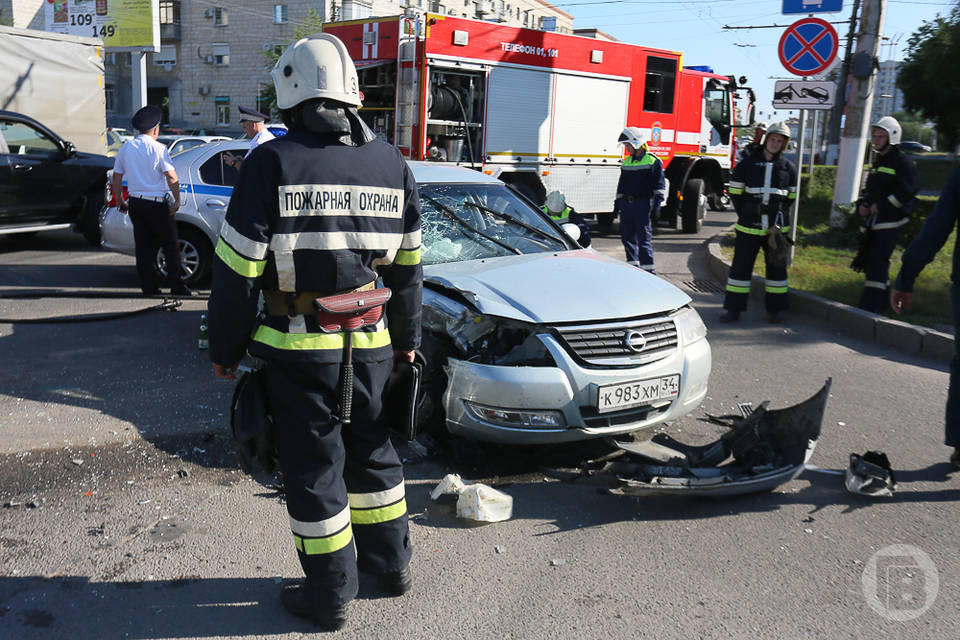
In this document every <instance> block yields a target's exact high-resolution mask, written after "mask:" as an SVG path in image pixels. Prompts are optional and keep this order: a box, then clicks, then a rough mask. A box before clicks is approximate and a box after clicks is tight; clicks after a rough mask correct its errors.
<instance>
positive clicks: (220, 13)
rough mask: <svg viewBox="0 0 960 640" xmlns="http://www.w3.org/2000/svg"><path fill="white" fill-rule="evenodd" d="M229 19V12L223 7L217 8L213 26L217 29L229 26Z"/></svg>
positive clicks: (214, 12) (214, 11) (214, 13)
mask: <svg viewBox="0 0 960 640" xmlns="http://www.w3.org/2000/svg"><path fill="white" fill-rule="evenodd" d="M229 23H230V22H229V20H228V19H227V10H226V9H224V8H223V7H216V8H215V9H214V10H213V24H214V25H215V26H217V27H225V26H227V25H228V24H229Z"/></svg>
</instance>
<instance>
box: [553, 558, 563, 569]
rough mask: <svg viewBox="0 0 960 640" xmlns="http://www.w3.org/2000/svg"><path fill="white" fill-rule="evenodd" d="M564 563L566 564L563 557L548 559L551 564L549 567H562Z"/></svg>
mask: <svg viewBox="0 0 960 640" xmlns="http://www.w3.org/2000/svg"><path fill="white" fill-rule="evenodd" d="M565 564H567V561H566V560H564V559H563V558H553V559H552V560H551V561H550V566H551V567H562V566H563V565H565Z"/></svg>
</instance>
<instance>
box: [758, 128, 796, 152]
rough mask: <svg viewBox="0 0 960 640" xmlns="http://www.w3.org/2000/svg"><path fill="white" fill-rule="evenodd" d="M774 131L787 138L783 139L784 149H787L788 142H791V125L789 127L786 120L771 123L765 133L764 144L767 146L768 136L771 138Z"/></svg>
mask: <svg viewBox="0 0 960 640" xmlns="http://www.w3.org/2000/svg"><path fill="white" fill-rule="evenodd" d="M774 133H775V134H777V135H781V136H783V137H784V138H785V140H784V141H783V149H782V151H786V149H787V143H789V142H790V127H788V126H787V125H786V123H784V122H774V123H773V124H771V125H770V128H769V129H767V132H766V133H765V134H763V146H767V138H769V137H770V136H771V135H772V134H774Z"/></svg>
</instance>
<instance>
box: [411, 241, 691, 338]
mask: <svg viewBox="0 0 960 640" xmlns="http://www.w3.org/2000/svg"><path fill="white" fill-rule="evenodd" d="M423 271H424V279H425V280H427V281H428V282H432V283H436V284H438V285H441V286H443V287H445V288H447V289H454V290H457V291H460V292H461V293H463V294H464V297H465V298H466V299H467V300H469V301H470V302H471V303H472V304H473V305H474V306H476V307H477V308H478V309H479V310H480V312H481V313H484V314H489V315H495V316H500V317H504V318H512V319H514V320H520V321H523V322H533V323H539V324H553V323H560V322H588V321H603V320H616V319H618V318H631V317H636V316H644V315H651V314H657V313H664V312H668V311H672V310H674V309H678V308H680V307H682V306H683V305H685V304H687V303H689V302H690V297H689V296H687V295H686V294H685V293H683V292H682V291H680V289H678V288H677V287H675V286H673V285H672V284H670V283H669V282H666V281H665V280H661V279H660V278H657V277H656V276H652V275H650V274H648V273H646V272H644V271H643V270H641V269H638V268H636V267H633V266H630V265H628V264H626V263H624V262H621V261H619V260H615V259H613V258H610V257H607V256H605V255H603V254H601V253H598V252H596V251H593V250H589V249H585V250H580V251H565V252H563V253H556V254H553V253H539V254H527V255H522V256H506V257H502V258H490V259H485V260H469V261H465V262H451V263H446V264H436V265H427V266H425V267H424V269H423Z"/></svg>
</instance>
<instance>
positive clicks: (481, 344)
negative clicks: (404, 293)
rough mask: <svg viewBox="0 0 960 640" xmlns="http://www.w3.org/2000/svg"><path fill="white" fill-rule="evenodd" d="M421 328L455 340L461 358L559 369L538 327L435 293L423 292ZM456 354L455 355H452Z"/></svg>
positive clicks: (481, 361)
mask: <svg viewBox="0 0 960 640" xmlns="http://www.w3.org/2000/svg"><path fill="white" fill-rule="evenodd" d="M422 325H423V328H424V329H425V330H427V331H431V332H433V333H436V334H439V335H441V336H446V337H448V338H449V339H450V340H452V341H453V344H454V346H455V347H456V349H457V351H458V352H459V354H457V355H460V356H461V357H463V358H464V359H467V360H470V361H471V362H477V363H480V364H497V365H511V366H528V367H553V366H556V362H554V360H553V357H552V356H551V355H550V352H549V351H547V348H546V346H545V345H544V344H543V342H542V341H541V340H540V338H538V337H537V336H538V334H540V333H545V331H543V330H541V329H539V328H538V327H537V326H536V325H532V324H529V323H526V322H519V321H516V320H509V319H506V318H498V317H496V316H489V315H485V314H481V313H477V312H476V311H474V310H473V309H471V308H469V307H467V306H466V305H464V304H461V303H460V302H457V301H455V300H451V299H450V298H447V297H445V296H442V295H440V294H438V293H436V292H434V291H430V290H428V289H426V288H425V289H424V291H423V315H422ZM451 355H454V354H451Z"/></svg>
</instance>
